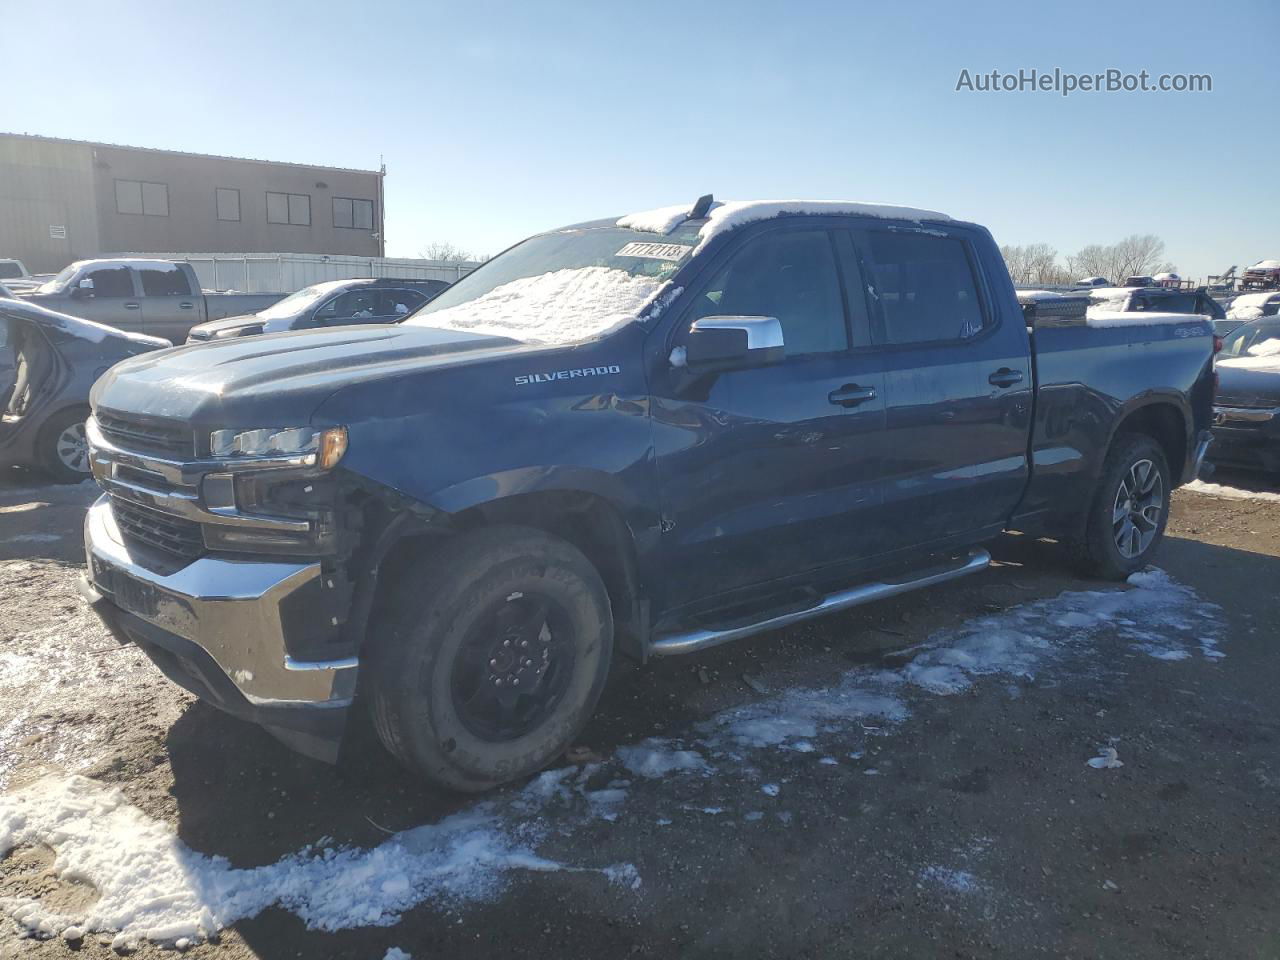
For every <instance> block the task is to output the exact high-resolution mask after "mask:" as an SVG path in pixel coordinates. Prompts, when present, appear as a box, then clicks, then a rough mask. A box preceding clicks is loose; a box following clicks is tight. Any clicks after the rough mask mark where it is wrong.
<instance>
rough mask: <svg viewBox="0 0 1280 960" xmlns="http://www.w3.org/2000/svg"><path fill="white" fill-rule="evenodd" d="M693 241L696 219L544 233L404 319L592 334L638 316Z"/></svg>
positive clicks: (565, 339) (540, 337) (527, 333)
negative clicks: (667, 226) (676, 225)
mask: <svg viewBox="0 0 1280 960" xmlns="http://www.w3.org/2000/svg"><path fill="white" fill-rule="evenodd" d="M696 244H697V227H688V228H682V229H679V230H677V231H675V233H674V234H659V233H641V232H639V231H636V230H627V229H623V228H621V227H614V226H608V227H580V228H573V229H569V230H558V231H556V232H555V233H544V234H540V235H538V236H536V237H530V238H529V239H528V240H525V241H524V242H522V243H520V244H517V245H516V246H514V247H512V248H511V249H510V250H508V251H507V252H506V253H504V254H502V255H500V256H498V257H495V258H494V259H493V260H491V261H489V262H488V263H486V264H484V266H482V267H480V268H479V269H477V270H475V271H474V272H472V273H469V274H467V275H466V276H465V277H463V278H462V279H461V280H459V281H458V282H457V283H455V284H454V285H453V286H451V287H449V288H448V289H447V290H445V291H444V292H443V293H441V294H440V296H438V297H436V298H435V299H434V300H432V301H431V302H430V303H428V304H427V305H426V306H424V307H423V308H422V309H421V310H419V311H418V312H417V313H415V314H413V315H412V316H411V317H409V318H408V319H407V320H405V323H407V324H412V325H414V326H422V327H440V328H444V329H448V330H463V331H468V332H472V333H484V334H492V335H494V336H500V337H511V338H513V339H515V340H522V341H525V342H528V343H574V342H577V341H580V340H589V339H591V338H592V337H595V336H599V335H600V334H603V333H606V332H608V331H609V330H612V329H614V328H616V327H619V326H621V325H622V324H624V323H627V322H629V321H631V320H634V319H635V318H636V316H637V314H638V313H639V312H640V310H641V309H642V308H643V307H644V306H645V304H646V303H648V301H649V300H650V299H652V297H653V296H654V294H656V293H657V292H658V290H659V289H660V288H661V287H662V285H663V283H665V282H666V280H667V279H668V278H669V277H671V275H672V274H674V273H675V272H676V270H677V269H678V268H679V267H680V265H681V264H682V263H684V261H685V260H686V259H688V257H689V255H690V254H691V253H692V252H693V248H694V246H695V245H696Z"/></svg>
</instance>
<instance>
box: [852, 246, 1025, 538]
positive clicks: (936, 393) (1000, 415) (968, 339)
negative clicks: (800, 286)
mask: <svg viewBox="0 0 1280 960" xmlns="http://www.w3.org/2000/svg"><path fill="white" fill-rule="evenodd" d="M855 240H856V244H857V247H858V249H859V251H860V253H861V257H862V261H863V264H864V269H865V271H866V274H867V279H868V288H869V290H870V293H871V301H872V305H871V315H872V316H871V319H872V324H871V329H872V340H873V342H874V344H875V352H876V353H878V354H879V356H880V357H881V360H882V363H883V369H884V374H885V384H884V388H885V392H884V396H885V431H886V433H885V459H884V473H883V479H884V497H885V517H886V519H887V520H888V521H889V523H890V524H891V526H892V529H893V532H892V536H893V538H894V540H895V541H896V543H897V544H898V545H899V546H902V547H914V546H919V545H924V544H929V543H933V542H937V541H942V540H946V539H948V538H951V537H956V536H961V535H965V534H972V533H973V532H975V531H979V530H983V531H993V532H994V531H996V530H998V529H999V528H1000V527H1001V526H1002V525H1003V523H1004V521H1005V519H1006V518H1007V517H1008V516H1009V515H1010V514H1011V513H1012V511H1013V509H1014V507H1015V506H1016V505H1017V503H1018V500H1019V499H1020V497H1021V495H1022V490H1023V487H1024V486H1025V483H1026V480H1027V477H1028V464H1027V437H1028V430H1029V424H1030V413H1031V397H1032V389H1033V385H1032V370H1031V361H1030V348H1029V344H1028V338H1027V333H1026V327H1025V324H1024V322H1023V320H1022V317H1021V314H1018V315H1016V316H1015V315H1013V314H1012V313H1008V314H1007V315H1004V314H1005V312H1006V310H1007V307H1001V306H998V305H997V302H996V301H995V299H994V298H993V297H992V296H991V295H990V292H989V290H988V286H987V284H986V283H985V279H984V277H983V275H982V273H981V271H980V269H979V268H978V264H979V262H980V261H979V258H978V249H979V248H978V246H977V244H978V243H979V242H985V243H986V244H987V245H990V240H989V238H986V237H985V236H979V235H978V234H976V233H974V232H972V231H969V230H966V229H964V228H961V227H958V226H957V227H955V228H949V229H945V230H944V229H938V228H936V227H935V226H933V225H930V226H929V227H928V228H927V229H925V228H913V227H890V226H887V225H886V226H884V227H880V226H870V227H867V228H865V229H862V230H859V231H857V235H856V238H855ZM1000 279H1003V278H1000ZM1006 282H1007V281H1006Z"/></svg>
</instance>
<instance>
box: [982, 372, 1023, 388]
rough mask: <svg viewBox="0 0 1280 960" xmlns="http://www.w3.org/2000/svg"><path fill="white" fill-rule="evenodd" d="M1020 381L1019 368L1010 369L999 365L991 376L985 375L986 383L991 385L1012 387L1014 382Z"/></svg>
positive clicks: (1020, 373)
mask: <svg viewBox="0 0 1280 960" xmlns="http://www.w3.org/2000/svg"><path fill="white" fill-rule="evenodd" d="M1021 382H1022V371H1021V370H1010V369H1009V368H1008V367H1001V368H1000V369H999V370H997V371H996V372H995V373H993V374H992V375H991V376H989V377H987V383H989V384H991V385H992V386H993V387H1012V386H1013V385H1014V384H1015V383H1021Z"/></svg>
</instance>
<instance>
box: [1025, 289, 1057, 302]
mask: <svg viewBox="0 0 1280 960" xmlns="http://www.w3.org/2000/svg"><path fill="white" fill-rule="evenodd" d="M1017 294H1018V300H1019V301H1022V300H1061V299H1062V294H1060V293H1055V292H1054V291H1053V290H1018V291H1017Z"/></svg>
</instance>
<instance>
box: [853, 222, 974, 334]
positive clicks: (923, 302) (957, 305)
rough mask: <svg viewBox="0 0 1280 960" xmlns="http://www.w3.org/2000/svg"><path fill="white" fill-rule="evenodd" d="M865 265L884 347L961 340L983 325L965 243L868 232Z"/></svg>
mask: <svg viewBox="0 0 1280 960" xmlns="http://www.w3.org/2000/svg"><path fill="white" fill-rule="evenodd" d="M866 238H867V239H866V251H865V253H866V263H867V268H868V270H870V272H871V280H872V282H873V284H874V286H875V298H876V300H877V302H878V303H879V311H880V316H881V318H882V321H883V330H882V331H880V342H882V343H885V344H904V343H928V342H930V341H933V340H964V339H967V338H969V337H974V336H977V335H978V334H979V333H981V332H982V328H983V326H984V320H983V310H982V304H981V302H980V301H979V298H978V285H977V283H976V281H975V279H974V275H973V267H972V265H971V264H970V262H969V255H968V252H967V251H966V250H965V245H964V242H963V241H961V240H958V239H955V238H954V237H939V236H934V235H933V234H927V233H911V232H893V231H888V230H871V231H869V232H868V233H867V234H866Z"/></svg>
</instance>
